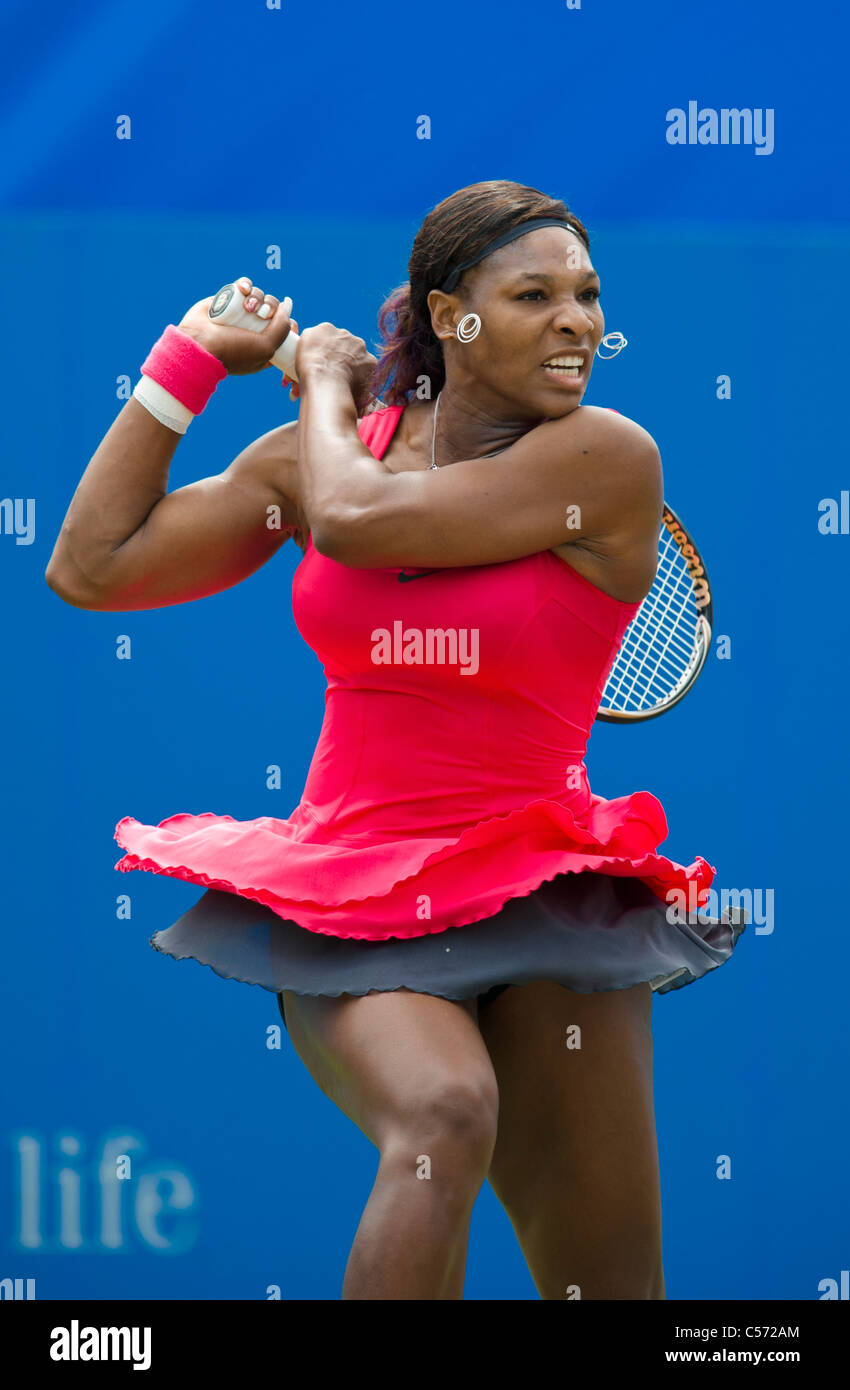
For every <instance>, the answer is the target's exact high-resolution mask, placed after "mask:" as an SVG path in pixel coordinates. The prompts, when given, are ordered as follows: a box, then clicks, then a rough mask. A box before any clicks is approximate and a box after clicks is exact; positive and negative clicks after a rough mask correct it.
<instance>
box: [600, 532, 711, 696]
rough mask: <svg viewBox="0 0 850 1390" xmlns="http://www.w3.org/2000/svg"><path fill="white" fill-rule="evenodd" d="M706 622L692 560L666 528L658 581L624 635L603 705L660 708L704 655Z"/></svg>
mask: <svg viewBox="0 0 850 1390" xmlns="http://www.w3.org/2000/svg"><path fill="white" fill-rule="evenodd" d="M700 635H701V624H700V618H699V613H698V611H697V607H696V599H695V596H694V589H693V581H692V579H691V574H690V570H689V568H688V565H687V561H686V560H685V558H684V556H683V555H682V554H681V552H680V550H679V547H678V546H677V545H676V543H675V541H674V540H673V538H672V536H671V535H670V533H669V531H668V530H667V528H666V527H662V530H661V535H660V537H659V559H658V568H657V571H656V576H655V581H654V583H653V586H652V588H651V590H650V591H649V593H648V594H647V596H646V598H645V599H644V601H643V603H642V604H641V606H640V608H639V610H638V612H637V613H636V614H635V616H634V618H633V619H632V622H631V623H630V624H629V626H628V628H627V629H626V632H625V634H624V636H623V642H622V645H621V647H620V650H619V652H618V654H617V658H616V660H615V662H614V666H613V668H612V670H611V672H610V675H609V677H608V681H607V683H606V686H605V691H604V694H603V699H602V704H603V706H604V707H605V708H607V709H612V710H624V711H637V710H641V709H647V708H652V707H656V706H657V705H659V704H661V703H663V702H664V700H665V699H667V698H669V696H670V695H671V694H672V693H673V692H674V691H675V690H676V689H677V688H678V687H679V686H680V685H681V684H682V683H683V681H684V680H685V679H686V678H687V676H688V673H689V672H690V670H691V669H692V667H693V665H694V663H695V661H696V660H697V657H698V654H699V642H698V638H699V636H700Z"/></svg>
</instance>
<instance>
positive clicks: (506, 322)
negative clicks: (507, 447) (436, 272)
mask: <svg viewBox="0 0 850 1390" xmlns="http://www.w3.org/2000/svg"><path fill="white" fill-rule="evenodd" d="M466 275H467V279H466V282H465V283H464V292H463V294H462V295H461V294H459V293H455V294H453V295H450V296H446V295H442V294H441V293H440V292H439V291H438V292H437V294H438V296H439V299H438V300H435V301H434V302H433V303H431V298H430V296H429V303H431V308H432V313H433V314H434V316H435V324H434V326H435V330H436V331H437V332H438V333H439V334H440V336H441V338H442V339H443V350H444V353H445V360H446V375H447V379H452V380H453V381H454V382H456V383H457V386H458V388H459V389H461V390H464V391H465V392H467V391H471V392H472V393H473V394H474V395H475V396H476V397H477V398H481V404H482V405H483V406H485V407H486V406H489V407H490V408H495V409H498V408H499V405H501V406H502V407H504V406H505V405H508V406H509V407H513V408H514V409H517V408H519V409H520V410H521V411H522V413H523V414H526V413H527V414H529V415H531V416H541V415H542V416H547V417H549V418H559V417H560V416H562V415H567V414H569V412H570V411H572V410H575V409H576V407H577V406H579V405H580V404H581V399H582V396H583V395H584V393H585V391H586V390H587V384H588V380H589V378H590V372H591V369H592V367H593V361H594V353H595V352H596V349H597V347H598V345H599V342H600V340H601V338H602V336H603V334H604V332H605V319H604V316H603V313H602V308H601V305H600V303H599V288H600V283H599V277H598V275H597V274H596V271H595V270H594V269H593V265H592V263H591V260H590V256H589V255H588V253H587V250H586V248H585V246H584V243H583V242H582V241H581V240H580V238H579V237H577V236H575V235H574V234H573V233H572V232H569V231H567V230H566V229H565V228H561V227H538V228H537V229H536V230H535V231H533V232H528V233H526V235H525V236H521V237H517V239H516V241H512V242H509V243H508V245H507V246H503V247H500V248H499V250H498V251H494V252H493V253H492V255H490V256H487V257H485V259H484V260H483V261H481V262H480V264H479V265H477V266H473V267H471V268H470V270H469V271H467V272H466ZM433 293H434V292H433V291H432V294H433ZM467 313H475V314H478V316H479V317H480V319H481V328H480V331H479V333H478V335H477V337H476V338H474V339H473V340H472V341H471V342H459V341H458V340H457V339H456V338H455V337H451V336H448V332H450V331H454V329H456V327H457V324H458V323H459V322H460V321H461V318H462V316H463V315H464V314H467ZM552 358H555V359H557V360H559V361H560V362H561V364H562V365H560V366H544V365H543V364H544V363H545V362H548V361H550V360H551V359H552ZM568 364H570V365H568ZM482 388H483V397H482Z"/></svg>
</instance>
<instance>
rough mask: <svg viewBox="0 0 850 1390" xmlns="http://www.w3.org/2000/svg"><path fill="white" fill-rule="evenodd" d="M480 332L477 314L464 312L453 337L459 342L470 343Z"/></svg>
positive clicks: (479, 321)
mask: <svg viewBox="0 0 850 1390" xmlns="http://www.w3.org/2000/svg"><path fill="white" fill-rule="evenodd" d="M480 332H481V320H480V318H479V317H478V315H477V314H464V316H463V318H462V319H461V321H460V323H459V324H458V326H457V332H456V334H455V337H456V338H457V340H458V342H459V343H471V342H472V340H473V338H477V337H478V334H479V333H480Z"/></svg>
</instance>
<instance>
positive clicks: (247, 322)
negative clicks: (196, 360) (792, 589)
mask: <svg viewBox="0 0 850 1390" xmlns="http://www.w3.org/2000/svg"><path fill="white" fill-rule="evenodd" d="M244 297H245V296H244V295H243V293H242V291H241V290H240V289H239V287H238V286H237V285H223V286H222V288H221V289H220V290H219V292H218V294H217V295H216V297H215V299H214V300H213V302H212V304H211V306H210V310H209V316H210V318H211V319H213V320H214V321H215V322H217V323H223V324H226V325H227V326H228V327H233V328H248V329H251V330H252V332H254V333H259V332H260V330H261V329H262V328H263V327H264V325H265V324H266V323H267V322H268V320H267V319H258V318H257V316H256V314H248V313H246V312H245V310H244V309H243V307H242V304H243V300H244ZM297 347H298V334H297V333H296V332H295V330H294V329H291V330H290V332H289V333H288V334H287V336H286V337H285V338H284V340H283V342H282V343H281V345H280V347H279V348H278V349H277V352H276V353H275V354H274V356H273V357H272V358H270V361H271V362H272V363H273V364H274V366H275V367H278V368H279V369H280V371H282V372H283V373H284V375H285V376H288V377H289V378H290V379H291V380H292V381H297V380H298V377H297V375H296V372H295V352H296V349H297ZM712 619H713V606H712V600H711V587H710V585H709V582H708V575H707V573H706V570H705V565H704V564H703V561H702V556H701V555H700V553H699V551H698V549H697V547H696V545H695V543H694V540H693V537H692V536H691V534H690V532H689V531H688V530H687V528H686V527H685V526H684V525H683V524H682V522H681V521H680V519H679V517H678V516H677V515H676V513H675V512H674V511H673V508H672V507H669V506H668V505H667V503H666V502H665V504H664V513H663V518H662V523H661V531H660V534H659V537H658V569H657V571H656V575H655V582H654V583H653V585H652V588H651V589H650V591H649V593H648V594H647V596H646V598H645V599H644V600H643V603H642V604H641V606H640V608H639V609H638V611H637V613H636V614H635V616H634V618H633V619H632V621H631V623H630V624H629V626H628V627H627V628H626V631H625V633H624V635H623V641H622V644H621V646H620V650H619V652H618V653H617V656H616V658H615V660H614V664H613V666H612V667H611V671H610V673H609V675H608V680H607V682H606V684H605V689H604V690H603V692H602V699H601V701H600V704H599V709H598V710H597V713H596V718H597V719H601V720H602V721H603V722H605V723H612V724H628V723H634V722H635V721H637V720H641V719H655V718H656V717H657V716H658V715H659V714H666V712H667V710H668V709H672V708H673V706H674V705H676V704H678V703H679V701H680V700H681V699H682V697H683V696H684V695H686V694H687V692H688V691H689V690H690V689H691V686H692V685H693V683H694V681H695V680H696V678H697V676H698V675H699V673H700V671H701V670H702V668H703V666H704V664H705V658H706V656H707V655H708V651H709V648H710V646H711V625H712Z"/></svg>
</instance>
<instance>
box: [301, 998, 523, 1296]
mask: <svg viewBox="0 0 850 1390" xmlns="http://www.w3.org/2000/svg"><path fill="white" fill-rule="evenodd" d="M283 1002H284V1007H285V1009H286V1022H287V1027H288V1030H289V1036H290V1038H291V1039H292V1043H293V1046H294V1048H295V1050H296V1052H297V1053H298V1056H299V1057H300V1058H301V1060H302V1061H303V1063H304V1065H305V1066H306V1067H307V1070H308V1071H309V1072H310V1074H311V1075H312V1077H313V1079H314V1080H315V1081H316V1083H317V1084H318V1086H319V1087H320V1089H321V1090H322V1091H323V1092H324V1094H325V1095H326V1096H327V1097H328V1098H329V1099H330V1100H332V1101H333V1102H334V1104H336V1105H337V1106H339V1108H340V1110H342V1112H343V1114H345V1115H347V1116H348V1118H349V1119H350V1120H352V1121H353V1122H354V1124H356V1125H357V1127H358V1128H359V1129H360V1130H362V1132H363V1133H364V1134H365V1135H366V1137H367V1138H368V1139H370V1140H371V1141H372V1143H373V1144H374V1145H375V1147H376V1148H377V1149H378V1151H379V1154H380V1160H379V1163H378V1173H377V1177H376V1179H375V1185H374V1187H373V1188H372V1192H371V1195H370V1197H369V1201H368V1202H367V1204H366V1208H365V1210H364V1212H363V1216H362V1218H361V1220H360V1225H359V1226H358V1228H357V1235H356V1237H355V1240H354V1244H353V1246H352V1249H351V1254H350V1255H349V1259H348V1264H347V1266H346V1271H345V1279H344V1282H343V1288H342V1297H343V1298H344V1299H460V1298H463V1280H464V1271H465V1266H466V1244H467V1239H468V1235H469V1220H470V1217H471V1215H472V1208H473V1206H474V1204H475V1199H476V1197H477V1195H478V1192H479V1190H480V1188H481V1184H482V1183H483V1181H484V1179H485V1177H486V1176H487V1170H488V1168H489V1166H490V1159H491V1156H492V1153H493V1146H494V1144H495V1141H496V1127H497V1121H498V1109H499V1096H498V1089H497V1086H496V1079H495V1076H494V1073H493V1067H492V1064H491V1062H490V1058H489V1056H488V1055H487V1049H486V1047H485V1046H484V1043H483V1041H482V1038H481V1034H480V1033H479V1031H478V1027H477V1023H476V1012H477V1010H476V1003H475V1000H470V1001H461V1002H458V1003H455V1002H453V1001H452V1000H450V999H442V998H440V997H439V996H436V995H430V994H416V993H414V992H412V991H410V990H407V989H398V990H391V991H385V992H378V993H373V994H366V995H362V996H354V995H341V996H340V997H339V998H338V999H332V998H328V997H325V996H319V997H318V998H312V997H310V996H308V995H299V994H294V993H293V992H292V991H290V990H285V991H284V992H283Z"/></svg>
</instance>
